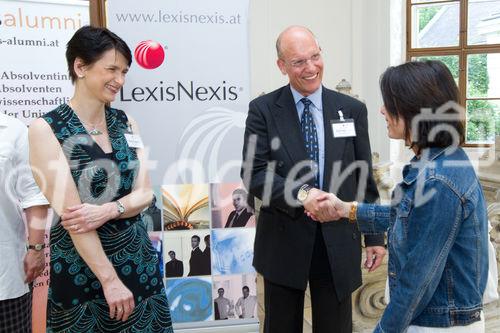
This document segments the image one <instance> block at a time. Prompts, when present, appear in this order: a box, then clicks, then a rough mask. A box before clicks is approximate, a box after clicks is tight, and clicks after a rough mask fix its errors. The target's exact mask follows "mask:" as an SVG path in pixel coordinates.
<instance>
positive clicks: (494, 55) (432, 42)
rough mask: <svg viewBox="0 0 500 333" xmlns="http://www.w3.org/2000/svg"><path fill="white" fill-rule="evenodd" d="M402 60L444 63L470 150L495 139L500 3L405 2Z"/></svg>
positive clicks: (499, 123) (499, 119) (499, 116)
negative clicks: (454, 84)
mask: <svg viewBox="0 0 500 333" xmlns="http://www.w3.org/2000/svg"><path fill="white" fill-rule="evenodd" d="M406 6H407V18H408V21H407V59H408V60H427V59H435V60H441V61H442V62H444V63H445V64H446V65H447V66H448V68H449V69H450V71H451V73H452V74H453V77H454V78H455V80H456V82H457V84H458V87H459V88H460V103H461V104H462V105H464V106H465V108H466V116H467V136H466V141H467V144H469V145H474V144H490V143H493V142H494V139H495V135H500V0H407V5H406Z"/></svg>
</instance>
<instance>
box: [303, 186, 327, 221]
mask: <svg viewBox="0 0 500 333" xmlns="http://www.w3.org/2000/svg"><path fill="white" fill-rule="evenodd" d="M327 194H328V193H326V192H323V191H321V190H319V189H317V188H312V189H311V190H310V191H309V193H308V194H307V198H306V200H304V202H303V206H304V210H305V211H306V212H309V213H311V214H312V215H313V216H323V215H324V213H322V210H324V209H325V208H326V207H325V205H321V202H320V201H318V200H317V198H318V197H320V196H324V195H327Z"/></svg>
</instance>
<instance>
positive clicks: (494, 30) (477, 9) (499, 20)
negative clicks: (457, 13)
mask: <svg viewBox="0 0 500 333" xmlns="http://www.w3.org/2000/svg"><path fill="white" fill-rule="evenodd" d="M468 12H469V13H468V16H469V17H468V24H467V29H468V31H467V43H468V44H469V45H479V44H500V1H499V0H469V11H468Z"/></svg>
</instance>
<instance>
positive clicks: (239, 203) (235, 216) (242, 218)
mask: <svg viewBox="0 0 500 333" xmlns="http://www.w3.org/2000/svg"><path fill="white" fill-rule="evenodd" d="M232 198H233V206H234V210H233V211H232V212H231V213H229V216H228V217H227V221H226V225H225V226H224V228H235V227H244V226H246V225H247V222H248V220H249V219H250V218H251V217H252V216H253V213H252V212H249V211H248V204H247V199H248V193H247V191H245V190H244V189H242V188H237V189H236V190H234V191H233V194H232Z"/></svg>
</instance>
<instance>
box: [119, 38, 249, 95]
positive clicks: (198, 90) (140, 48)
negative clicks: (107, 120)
mask: <svg viewBox="0 0 500 333" xmlns="http://www.w3.org/2000/svg"><path fill="white" fill-rule="evenodd" d="M134 58H135V60H136V61H137V63H138V64H139V66H140V67H142V68H144V69H147V70H151V69H155V68H158V67H159V66H161V65H162V63H163V61H164V60H165V51H164V48H163V46H162V45H161V44H160V43H158V42H156V41H153V40H145V41H142V42H140V43H139V44H137V46H136V48H135V50H134ZM242 90H243V89H242V88H241V87H237V86H235V85H229V84H228V83H227V82H226V81H224V80H223V81H222V82H220V83H215V84H208V85H207V84H197V83H196V82H195V81H193V80H191V81H177V82H174V83H165V82H163V81H159V82H158V84H156V85H153V86H151V85H147V86H136V87H127V85H125V86H123V87H122V89H121V90H120V100H121V101H122V102H132V101H134V102H173V101H182V100H186V99H188V100H191V101H198V102H205V101H235V100H237V99H238V97H239V96H238V93H239V92H240V91H242Z"/></svg>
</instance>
